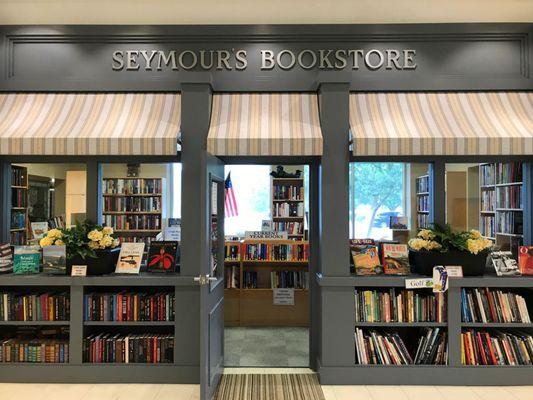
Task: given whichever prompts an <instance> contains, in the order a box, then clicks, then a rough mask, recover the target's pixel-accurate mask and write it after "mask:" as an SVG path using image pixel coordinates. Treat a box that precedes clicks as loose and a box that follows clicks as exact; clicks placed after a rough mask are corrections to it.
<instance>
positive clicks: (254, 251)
mask: <svg viewBox="0 0 533 400" xmlns="http://www.w3.org/2000/svg"><path fill="white" fill-rule="evenodd" d="M243 259H244V260H257V261H307V260H308V259H309V245H308V244H272V243H268V244H267V243H257V244H245V245H243Z"/></svg>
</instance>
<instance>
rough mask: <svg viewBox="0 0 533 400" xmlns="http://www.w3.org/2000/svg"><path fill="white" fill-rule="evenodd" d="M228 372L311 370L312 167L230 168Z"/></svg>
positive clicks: (226, 297)
mask: <svg viewBox="0 0 533 400" xmlns="http://www.w3.org/2000/svg"><path fill="white" fill-rule="evenodd" d="M225 177H226V185H225V186H226V200H225V214H226V215H225V222H224V230H225V232H224V233H225V240H226V243H225V262H224V277H225V289H224V328H225V329H224V336H225V346H224V353H225V357H224V359H225V361H224V366H225V367H241V368H242V367H259V368H269V367H272V368H275V367H278V368H279V367H282V368H283V367H284V368H292V367H295V368H296V367H298V368H306V367H309V340H310V339H309V338H310V334H309V332H310V268H309V255H310V251H309V250H310V249H309V167H308V166H303V165H282V166H278V165H226V167H225Z"/></svg>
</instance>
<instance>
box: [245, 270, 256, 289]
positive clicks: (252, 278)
mask: <svg viewBox="0 0 533 400" xmlns="http://www.w3.org/2000/svg"><path fill="white" fill-rule="evenodd" d="M242 288H243V289H257V272H256V271H244V272H243V274H242Z"/></svg>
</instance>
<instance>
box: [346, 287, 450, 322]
mask: <svg viewBox="0 0 533 400" xmlns="http://www.w3.org/2000/svg"><path fill="white" fill-rule="evenodd" d="M446 315H447V305H446V296H445V294H444V293H432V292H431V293H425V292H417V291H415V290H405V289H396V288H391V289H388V290H358V289H356V290H355V320H356V321H357V322H445V321H446Z"/></svg>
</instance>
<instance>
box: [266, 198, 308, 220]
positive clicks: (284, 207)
mask: <svg viewBox="0 0 533 400" xmlns="http://www.w3.org/2000/svg"><path fill="white" fill-rule="evenodd" d="M272 212H273V217H274V218H277V217H301V218H303V216H304V203H302V202H299V203H278V202H276V203H274V207H273V210H272Z"/></svg>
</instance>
